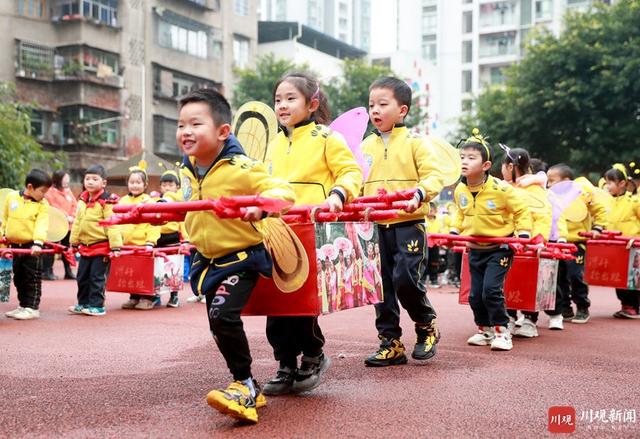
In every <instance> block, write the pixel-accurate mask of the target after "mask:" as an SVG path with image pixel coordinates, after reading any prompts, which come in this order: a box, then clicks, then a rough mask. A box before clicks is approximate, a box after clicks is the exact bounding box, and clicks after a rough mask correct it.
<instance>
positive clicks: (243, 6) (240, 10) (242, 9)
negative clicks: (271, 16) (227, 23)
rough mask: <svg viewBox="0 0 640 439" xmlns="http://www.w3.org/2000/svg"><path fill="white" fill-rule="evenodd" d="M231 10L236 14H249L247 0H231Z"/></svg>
mask: <svg viewBox="0 0 640 439" xmlns="http://www.w3.org/2000/svg"><path fill="white" fill-rule="evenodd" d="M233 10H234V11H235V12H236V14H238V15H245V16H246V15H249V0H233Z"/></svg>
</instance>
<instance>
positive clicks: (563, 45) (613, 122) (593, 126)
mask: <svg viewBox="0 0 640 439" xmlns="http://www.w3.org/2000/svg"><path fill="white" fill-rule="evenodd" d="M638 23H640V1H638V0H620V1H618V2H617V3H616V4H614V5H613V6H605V5H598V6H596V7H594V8H593V9H591V10H590V11H588V12H585V13H582V14H580V13H572V14H569V15H567V17H566V21H565V30H564V31H563V32H562V33H561V34H560V35H559V36H557V37H556V36H554V35H552V34H550V33H545V32H542V31H537V32H535V33H534V34H533V38H532V40H531V44H529V45H527V47H526V55H525V56H524V58H523V59H522V60H521V62H520V63H519V64H516V65H514V66H512V67H510V68H509V69H508V70H507V80H506V82H505V84H504V85H503V86H501V87H497V88H489V89H487V90H486V91H485V92H484V93H482V94H481V95H480V96H479V97H478V98H477V99H476V100H475V109H474V112H473V113H469V114H466V115H465V116H464V117H463V118H462V119H461V120H460V125H461V129H462V132H463V133H465V134H466V133H469V132H470V129H471V127H472V126H478V127H479V128H480V129H481V131H483V132H484V133H486V134H487V135H489V136H490V137H491V139H492V141H493V142H492V143H496V142H497V141H500V142H503V143H507V144H509V145H510V146H512V147H516V146H518V147H523V148H526V149H528V150H529V151H530V152H531V153H532V155H533V156H538V157H540V158H543V159H544V160H545V161H548V162H549V163H557V162H561V161H562V162H567V163H569V164H570V165H572V166H573V167H575V168H576V169H577V170H578V171H580V172H593V171H598V172H602V171H603V170H604V169H606V168H608V167H609V166H610V165H611V164H612V163H614V162H620V161H632V160H636V161H637V160H639V159H640V142H638V139H640V81H639V80H638V78H639V77H640V26H638ZM467 135H468V134H467Z"/></svg>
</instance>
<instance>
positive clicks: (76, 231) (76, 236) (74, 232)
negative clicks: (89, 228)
mask: <svg viewBox="0 0 640 439" xmlns="http://www.w3.org/2000/svg"><path fill="white" fill-rule="evenodd" d="M85 209H86V205H85V204H84V201H82V200H79V201H78V209H77V210H76V217H75V218H74V220H73V224H72V225H71V236H70V237H69V244H71V245H78V244H80V219H81V218H82V216H83V215H84V210H85Z"/></svg>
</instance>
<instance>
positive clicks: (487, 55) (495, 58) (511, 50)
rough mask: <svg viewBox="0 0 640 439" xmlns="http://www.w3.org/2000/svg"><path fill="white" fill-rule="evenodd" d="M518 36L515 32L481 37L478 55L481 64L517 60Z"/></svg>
mask: <svg viewBox="0 0 640 439" xmlns="http://www.w3.org/2000/svg"><path fill="white" fill-rule="evenodd" d="M516 34H517V33H516V32H515V31H511V32H499V33H494V34H489V35H481V36H480V43H479V54H478V55H479V58H480V62H481V64H487V63H505V62H509V61H512V60H515V58H517V56H518V45H517V44H516Z"/></svg>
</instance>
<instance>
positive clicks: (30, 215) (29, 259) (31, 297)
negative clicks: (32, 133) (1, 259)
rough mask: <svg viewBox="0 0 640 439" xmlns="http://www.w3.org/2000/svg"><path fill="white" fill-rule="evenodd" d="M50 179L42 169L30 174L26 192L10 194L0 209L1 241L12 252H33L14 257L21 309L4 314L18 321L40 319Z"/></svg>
mask: <svg viewBox="0 0 640 439" xmlns="http://www.w3.org/2000/svg"><path fill="white" fill-rule="evenodd" d="M52 184H53V183H52V180H51V177H50V176H49V175H48V174H47V173H46V172H44V171H41V170H40V169H32V170H31V171H29V173H28V174H27V177H26V179H25V183H24V186H25V187H24V189H23V190H21V191H15V192H10V193H9V194H8V195H7V198H6V199H5V201H4V206H2V207H0V211H2V213H3V217H2V219H1V220H2V223H1V225H0V237H2V238H4V240H6V242H7V243H8V244H9V246H10V247H11V248H23V249H31V254H24V255H19V254H16V255H14V256H13V283H14V285H15V286H16V290H17V291H18V302H19V306H18V307H17V308H16V309H14V310H12V311H8V312H6V313H5V315H6V316H7V317H10V318H13V319H16V320H31V319H37V318H39V317H40V311H39V310H38V308H39V306H40V296H41V295H42V254H41V251H42V247H43V245H44V241H45V240H46V238H47V231H48V229H49V203H47V200H45V199H44V196H45V194H46V193H47V191H48V190H49V188H50V187H51V185H52Z"/></svg>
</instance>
